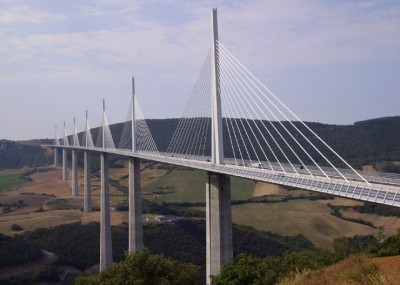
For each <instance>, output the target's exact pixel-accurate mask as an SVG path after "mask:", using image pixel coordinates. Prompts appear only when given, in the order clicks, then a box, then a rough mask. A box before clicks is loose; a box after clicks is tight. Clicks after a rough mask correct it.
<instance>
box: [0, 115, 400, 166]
mask: <svg viewBox="0 0 400 285" xmlns="http://www.w3.org/2000/svg"><path fill="white" fill-rule="evenodd" d="M146 122H147V124H148V126H149V129H150V131H151V133H152V135H153V138H154V140H155V143H156V145H157V147H158V149H159V151H163V152H164V151H166V150H167V148H168V145H169V142H170V141H171V138H172V136H173V134H174V131H175V129H176V127H177V125H178V123H179V119H150V120H146ZM225 123H226V122H224V123H223V124H225ZM257 123H258V124H261V122H260V121H258V122H257ZM273 124H274V125H275V127H276V128H277V129H282V126H281V125H280V124H279V123H277V122H273ZM294 124H295V125H296V127H298V128H299V129H300V130H302V131H305V127H304V126H303V125H301V124H300V123H299V122H294ZM306 124H307V125H308V126H309V127H310V128H311V129H312V130H313V131H314V132H315V133H317V134H318V135H319V136H320V137H321V138H322V139H323V140H324V141H325V142H327V143H328V144H329V145H330V146H331V147H332V148H333V149H334V150H335V151H336V152H337V153H338V154H339V155H341V156H342V157H343V158H344V159H345V160H347V161H348V162H349V163H350V164H351V165H352V166H354V167H356V168H361V166H362V165H366V164H377V165H378V166H379V167H380V170H383V171H385V170H386V171H388V172H400V169H399V168H400V167H396V166H395V165H393V164H387V163H386V164H382V162H386V161H400V147H399V145H400V116H395V117H384V118H378V119H372V120H366V121H361V122H356V123H354V124H352V125H329V124H321V123H313V122H307V123H306ZM283 125H285V126H286V127H288V128H289V123H288V122H283ZM123 127H124V123H118V124H114V125H111V126H110V128H111V132H112V134H113V138H114V142H115V145H116V146H118V144H119V141H120V138H121V134H122V131H123ZM225 129H226V128H225ZM98 131H99V128H94V129H92V136H93V140H94V141H96V139H97V136H98ZM305 132H307V131H305ZM284 133H285V132H282V134H284ZM81 135H82V133H81V134H80V136H81ZM285 136H286V137H285ZM287 136H288V135H283V137H284V138H285V139H288V137H287ZM224 137H225V139H224V141H225V146H224V149H225V156H226V157H233V155H232V153H231V147H230V145H228V144H229V142H228V139H227V138H228V134H227V132H226V131H225V133H224ZM277 137H278V136H277ZM209 139H210V138H208V140H209ZM260 139H261V138H260ZM298 139H299V141H301V140H302V138H298ZM42 141H43V140H42ZM277 141H278V142H280V145H282V146H283V145H284V143H282V139H277ZM312 141H313V143H315V144H316V146H317V147H318V148H320V149H321V150H323V149H325V147H324V146H322V144H321V143H319V142H318V140H316V139H312ZM49 142H50V141H49V140H46V143H49ZM206 145H210V143H207V144H206ZM292 147H293V148H294V149H295V150H297V151H298V152H299V153H301V151H299V149H298V147H296V146H295V145H293V146H292ZM306 149H307V151H309V152H311V153H312V152H313V150H312V149H311V148H306ZM258 151H260V150H258ZM274 151H276V153H278V152H279V151H277V149H275V150H274ZM205 153H206V154H209V153H210V148H209V147H206V149H205ZM287 153H290V152H289V151H288V152H287ZM326 156H327V157H328V158H330V159H332V160H333V162H334V163H335V165H337V166H341V165H340V162H339V161H338V160H337V159H335V158H334V157H333V155H331V154H329V152H327V153H326ZM289 158H291V159H293V157H290V156H289ZM301 158H302V159H303V160H304V161H305V163H308V162H309V161H308V158H307V157H305V156H304V157H301ZM279 159H282V157H280V158H279ZM50 162H51V158H50V157H47V156H46V152H45V150H44V149H42V148H40V146H38V145H36V146H35V145H28V144H22V143H20V142H13V141H8V140H0V168H19V167H21V166H25V165H33V166H37V165H43V164H47V163H50ZM317 162H319V163H321V164H322V165H323V164H324V162H323V161H321V159H317Z"/></svg>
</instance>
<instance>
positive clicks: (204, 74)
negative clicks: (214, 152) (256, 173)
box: [167, 51, 211, 158]
mask: <svg viewBox="0 0 400 285" xmlns="http://www.w3.org/2000/svg"><path fill="white" fill-rule="evenodd" d="M210 70H211V51H209V52H208V55H207V57H206V60H205V61H204V64H203V67H202V69H201V72H200V75H199V76H198V78H197V81H196V83H195V86H194V88H193V91H192V94H191V96H190V99H189V102H188V104H187V105H186V108H185V111H184V112H183V115H182V118H181V119H180V120H179V123H178V126H177V128H176V130H175V132H174V135H173V136H172V139H171V142H170V143H169V146H168V148H167V153H170V154H172V155H178V156H179V155H183V156H197V157H201V158H203V157H204V156H210V154H211V148H210V147H211V118H210V110H211V73H210Z"/></svg>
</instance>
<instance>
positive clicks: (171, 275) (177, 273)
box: [76, 249, 200, 285]
mask: <svg viewBox="0 0 400 285" xmlns="http://www.w3.org/2000/svg"><path fill="white" fill-rule="evenodd" d="M199 279H200V267H198V266H196V265H193V264H189V263H180V262H177V261H175V260H172V259H170V258H166V257H164V256H163V255H151V254H150V251H149V250H148V249H142V250H141V251H138V252H135V253H129V254H127V255H126V256H125V260H123V261H121V262H118V263H116V264H114V266H112V267H111V268H109V269H107V270H105V271H103V272H100V273H98V274H95V275H92V276H89V277H79V278H78V279H77V280H76V284H77V285H92V284H93V285H97V284H104V285H106V284H110V285H111V284H112V285H119V284H121V285H122V284H131V285H142V284H148V285H152V284H154V285H158V284H160V285H191V284H193V285H194V284H198V280H199Z"/></svg>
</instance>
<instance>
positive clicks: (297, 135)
mask: <svg viewBox="0 0 400 285" xmlns="http://www.w3.org/2000/svg"><path fill="white" fill-rule="evenodd" d="M217 58H218V62H217V70H218V73H219V83H220V96H221V104H222V117H223V118H222V126H223V138H224V146H223V147H224V157H225V158H226V159H225V164H234V165H237V166H250V167H257V168H262V169H269V170H272V171H282V172H284V173H285V172H292V173H297V174H300V173H302V174H309V175H312V176H313V175H323V176H325V177H327V178H329V175H332V172H334V173H335V174H334V175H336V176H340V177H342V178H343V179H345V180H347V179H346V177H345V176H344V175H343V174H342V173H341V171H339V169H338V168H337V167H336V166H335V165H334V164H333V162H332V161H334V162H335V163H336V164H338V165H340V166H341V167H347V168H349V169H350V170H351V171H352V172H353V173H355V174H356V175H357V176H358V177H360V178H361V179H362V180H364V181H365V182H367V181H366V180H365V179H364V178H363V177H362V176H361V175H360V174H359V173H358V172H357V171H355V170H354V169H353V168H352V167H351V166H350V165H349V164H348V163H347V162H346V161H345V160H344V159H343V158H342V157H340V156H339V155H338V154H337V153H336V152H335V151H334V150H333V149H332V148H331V147H330V146H329V145H328V144H327V143H325V142H324V141H323V140H322V139H321V138H320V137H319V136H318V135H317V134H316V133H315V132H314V131H313V130H312V129H311V128H310V127H308V126H307V124H305V123H304V122H303V121H302V120H300V118H299V117H298V116H296V115H295V114H294V113H293V112H292V111H291V110H290V109H289V108H288V107H287V106H286V105H285V104H284V103H283V102H282V101H281V100H280V99H279V98H278V97H276V96H275V95H274V94H273V93H272V92H271V91H270V90H269V89H268V88H266V87H265V86H264V85H263V84H262V83H261V82H260V81H259V80H258V79H257V78H256V77H255V76H254V75H253V74H252V73H251V72H250V71H249V70H248V69H247V68H246V67H245V66H244V65H243V64H241V63H240V62H239V61H238V60H237V59H236V58H235V57H234V56H233V55H232V54H231V53H230V52H229V51H228V50H227V49H226V48H225V47H224V46H222V44H221V43H220V42H217ZM211 60H212V58H211V53H209V54H208V56H207V58H206V60H205V62H204V64H203V67H202V70H201V72H200V75H199V77H198V78H197V81H196V84H195V87H194V89H193V91H192V94H191V97H190V99H189V102H188V104H187V106H186V108H185V111H184V113H183V116H182V118H181V119H180V121H179V123H178V126H177V128H176V130H175V133H174V135H173V137H172V140H171V142H170V144H169V147H168V149H167V152H168V153H169V154H171V155H174V156H176V155H178V156H185V157H191V158H193V159H204V157H205V156H206V157H207V156H209V155H210V152H211V151H210V146H211V131H210V128H211V118H210V114H211V99H210V98H211ZM341 170H342V169H341ZM328 172H329V173H328ZM367 183H368V182H367Z"/></svg>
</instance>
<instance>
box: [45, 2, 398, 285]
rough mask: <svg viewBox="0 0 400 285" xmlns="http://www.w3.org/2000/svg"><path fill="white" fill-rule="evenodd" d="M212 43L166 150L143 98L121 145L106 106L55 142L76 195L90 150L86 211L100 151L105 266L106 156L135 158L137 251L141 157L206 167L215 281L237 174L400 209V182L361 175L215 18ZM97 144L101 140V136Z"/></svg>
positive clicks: (133, 232) (226, 249) (132, 246)
mask: <svg viewBox="0 0 400 285" xmlns="http://www.w3.org/2000/svg"><path fill="white" fill-rule="evenodd" d="M212 19H213V29H212V35H213V39H212V45H211V48H210V51H209V52H208V55H207V57H206V59H205V61H204V64H203V66H202V69H201V72H200V74H199V76H198V78H197V81H196V83H195V86H194V88H193V92H192V94H191V96H190V99H189V102H188V104H187V106H186V108H185V110H184V112H183V115H182V118H181V119H180V121H179V123H178V125H177V128H176V130H175V132H174V134H173V136H172V138H171V141H170V142H169V146H168V148H167V149H163V150H161V151H160V150H159V149H158V147H157V145H156V143H155V141H154V139H153V136H152V134H151V132H150V130H149V127H148V126H147V123H146V119H145V117H144V115H143V113H142V111H141V109H140V107H139V103H138V101H137V99H136V97H135V88H134V81H133V80H132V100H131V104H130V107H129V110H128V115H127V119H126V121H125V123H124V127H123V130H122V133H121V134H120V137H119V138H114V137H113V134H112V132H111V130H110V126H109V123H108V120H107V116H106V111H105V103H104V102H103V113H102V120H101V123H100V127H99V128H96V130H94V129H90V127H89V123H88V116H87V114H86V122H85V127H84V131H83V132H81V133H78V132H77V129H76V124H75V119H74V129H73V132H72V134H70V135H68V132H67V130H66V127H65V123H64V135H63V137H62V138H59V136H58V135H57V128H56V134H55V140H54V145H52V146H50V147H53V148H55V149H56V151H55V164H56V165H57V164H58V151H57V150H58V149H62V150H63V177H64V179H67V177H68V173H67V151H68V150H71V151H72V195H75V196H76V195H78V167H77V154H78V151H83V153H84V211H85V212H89V211H91V185H90V172H89V169H90V165H89V161H90V160H89V156H90V153H93V152H99V153H100V154H101V239H100V249H101V250H100V269H101V270H103V269H105V268H107V267H109V266H110V265H111V264H112V251H111V248H112V245H111V229H110V205H109V189H108V154H117V155H121V156H126V157H129V250H130V251H135V250H137V249H140V248H141V247H142V246H143V233H142V213H141V212H142V211H141V192H140V191H141V190H140V160H141V159H145V160H151V161H157V162H162V163H168V164H174V165H179V166H185V167H190V168H195V169H199V170H204V171H206V172H207V173H208V175H207V180H206V181H205V182H206V183H205V184H206V187H205V188H206V205H207V206H206V221H207V276H208V277H207V282H208V283H209V282H210V279H209V276H210V275H215V274H218V273H219V270H220V268H221V266H222V265H223V264H225V263H226V262H228V261H229V259H230V258H231V257H232V225H231V212H230V176H237V177H243V178H247V179H252V180H255V181H264V182H269V183H274V184H279V185H284V186H290V187H295V188H301V189H306V190H311V191H317V192H321V193H328V194H331V195H336V196H341V197H348V198H352V199H357V200H361V201H370V202H375V203H380V204H386V205H390V206H395V207H400V193H399V192H400V175H395V174H387V173H386V174H385V173H364V172H362V171H358V170H356V169H354V168H353V167H352V166H351V165H350V164H349V163H347V162H346V161H345V160H344V159H343V158H342V157H341V156H340V155H339V154H338V153H337V152H335V150H333V149H332V148H331V147H330V146H329V145H328V144H327V143H326V142H325V141H324V140H322V139H321V138H320V137H319V136H318V134H316V133H315V132H314V131H313V130H312V129H311V128H310V127H309V126H307V124H306V123H304V122H303V121H302V120H301V119H300V118H299V117H298V116H297V115H296V114H295V113H294V112H293V111H291V110H290V109H289V107H288V106H287V105H286V104H284V103H283V102H282V101H281V100H280V99H279V98H278V97H277V96H275V94H273V93H272V92H271V91H270V90H269V89H268V88H267V87H265V86H264V85H263V84H262V83H261V82H260V81H259V80H258V79H257V78H256V77H255V76H254V75H253V74H252V73H251V72H250V71H249V70H248V69H247V68H246V67H245V66H244V65H243V64H241V63H240V61H239V60H237V59H236V58H235V57H234V56H233V54H232V53H230V52H229V51H228V49H226V48H225V47H224V46H223V45H222V44H221V43H220V42H219V40H218V28H217V14H216V10H215V9H214V10H213V13H212ZM94 137H96V140H94V139H93V138H94Z"/></svg>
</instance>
